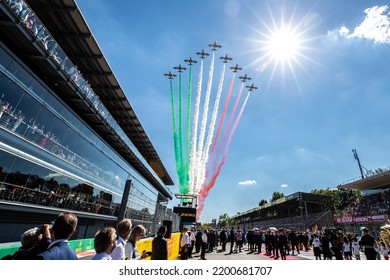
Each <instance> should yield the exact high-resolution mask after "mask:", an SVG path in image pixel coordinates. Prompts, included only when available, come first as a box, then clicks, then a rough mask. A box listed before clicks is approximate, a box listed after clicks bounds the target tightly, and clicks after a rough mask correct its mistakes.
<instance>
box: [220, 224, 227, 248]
mask: <svg viewBox="0 0 390 280" xmlns="http://www.w3.org/2000/svg"><path fill="white" fill-rule="evenodd" d="M219 240H220V241H221V244H222V252H225V251H226V243H227V241H228V236H227V232H226V228H224V229H223V230H222V231H221V233H220V234H219Z"/></svg>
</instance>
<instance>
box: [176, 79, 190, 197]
mask: <svg viewBox="0 0 390 280" xmlns="http://www.w3.org/2000/svg"><path fill="white" fill-rule="evenodd" d="M182 88H183V87H182V80H181V73H180V75H179V143H178V144H179V147H178V148H179V169H180V171H179V173H180V174H179V183H180V190H181V193H186V192H185V191H186V189H187V187H186V186H185V175H184V172H185V168H184V159H183V89H182ZM187 192H188V189H187Z"/></svg>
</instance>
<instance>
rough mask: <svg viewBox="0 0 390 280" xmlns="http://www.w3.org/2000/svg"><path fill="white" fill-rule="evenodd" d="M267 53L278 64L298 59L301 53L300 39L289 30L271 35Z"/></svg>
mask: <svg viewBox="0 0 390 280" xmlns="http://www.w3.org/2000/svg"><path fill="white" fill-rule="evenodd" d="M265 51H266V52H268V54H269V55H270V56H271V57H272V59H275V60H276V61H278V62H285V61H290V60H292V59H296V55H297V54H298V52H299V38H298V37H297V36H296V35H295V34H294V33H293V32H291V31H290V30H288V29H287V28H282V29H279V30H277V31H276V32H275V33H273V34H271V36H270V37H269V40H268V41H267V42H266V44H265Z"/></svg>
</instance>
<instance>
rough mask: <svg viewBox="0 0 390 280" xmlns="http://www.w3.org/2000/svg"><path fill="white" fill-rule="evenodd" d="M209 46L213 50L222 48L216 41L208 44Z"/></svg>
mask: <svg viewBox="0 0 390 280" xmlns="http://www.w3.org/2000/svg"><path fill="white" fill-rule="evenodd" d="M209 47H210V48H211V49H212V50H213V51H216V50H218V49H220V48H222V46H221V45H218V44H217V42H214V43H213V44H209Z"/></svg>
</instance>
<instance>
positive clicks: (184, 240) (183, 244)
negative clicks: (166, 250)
mask: <svg viewBox="0 0 390 280" xmlns="http://www.w3.org/2000/svg"><path fill="white" fill-rule="evenodd" d="M189 244H190V237H189V236H188V233H187V228H186V227H183V229H182V230H181V237H180V259H181V260H186V259H188V255H187V253H188V246H189Z"/></svg>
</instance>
